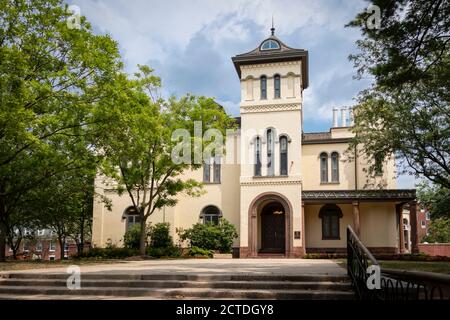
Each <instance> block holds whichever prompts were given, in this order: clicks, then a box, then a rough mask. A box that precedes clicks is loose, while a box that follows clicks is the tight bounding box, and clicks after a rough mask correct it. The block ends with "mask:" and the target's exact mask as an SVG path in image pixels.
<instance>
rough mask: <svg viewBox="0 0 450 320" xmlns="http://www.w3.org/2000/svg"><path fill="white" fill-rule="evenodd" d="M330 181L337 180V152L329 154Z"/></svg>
mask: <svg viewBox="0 0 450 320" xmlns="http://www.w3.org/2000/svg"><path fill="white" fill-rule="evenodd" d="M331 182H339V153H337V152H333V153H332V154H331Z"/></svg>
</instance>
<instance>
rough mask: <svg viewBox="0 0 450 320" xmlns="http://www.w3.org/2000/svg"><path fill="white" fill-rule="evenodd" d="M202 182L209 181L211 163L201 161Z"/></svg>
mask: <svg viewBox="0 0 450 320" xmlns="http://www.w3.org/2000/svg"><path fill="white" fill-rule="evenodd" d="M203 182H211V165H210V164H209V163H207V162H205V163H203Z"/></svg>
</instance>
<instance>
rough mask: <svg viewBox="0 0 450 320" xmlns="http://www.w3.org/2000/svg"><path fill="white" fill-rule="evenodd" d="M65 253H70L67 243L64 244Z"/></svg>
mask: <svg viewBox="0 0 450 320" xmlns="http://www.w3.org/2000/svg"><path fill="white" fill-rule="evenodd" d="M64 251H69V244H68V243H67V242H66V243H64Z"/></svg>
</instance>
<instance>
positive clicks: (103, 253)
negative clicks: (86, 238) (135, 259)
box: [74, 247, 139, 259]
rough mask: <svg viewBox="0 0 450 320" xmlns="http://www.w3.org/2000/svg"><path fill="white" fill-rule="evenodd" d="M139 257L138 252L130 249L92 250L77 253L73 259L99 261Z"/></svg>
mask: <svg viewBox="0 0 450 320" xmlns="http://www.w3.org/2000/svg"><path fill="white" fill-rule="evenodd" d="M136 255H139V250H137V249H131V248H116V247H109V248H92V249H90V250H89V251H85V252H82V253H77V254H76V255H74V258H76V259H80V258H100V259H122V258H127V257H132V256H136Z"/></svg>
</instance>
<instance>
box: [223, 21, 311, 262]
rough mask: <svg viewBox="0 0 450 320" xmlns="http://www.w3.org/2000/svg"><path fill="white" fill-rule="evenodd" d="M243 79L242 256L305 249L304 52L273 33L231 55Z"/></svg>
mask: <svg viewBox="0 0 450 320" xmlns="http://www.w3.org/2000/svg"><path fill="white" fill-rule="evenodd" d="M232 61H233V63H234V66H235V68H236V71H237V73H238V76H239V79H240V82H241V102H240V113H241V173H240V192H241V200H240V201H241V203H240V208H241V209H240V210H241V212H240V221H241V222H240V256H241V257H256V256H258V255H267V254H277V255H283V256H286V257H298V256H301V255H302V254H303V253H304V237H303V235H304V232H303V228H304V227H303V226H304V222H303V218H302V207H301V183H302V180H301V170H302V168H301V131H302V92H303V90H304V89H306V88H307V87H308V52H307V51H305V50H302V49H294V48H290V47H288V46H287V45H285V44H284V43H283V42H282V41H281V40H280V39H278V38H277V37H276V36H275V29H274V28H273V27H272V29H271V35H270V36H269V37H268V38H267V39H265V40H264V41H262V42H261V44H260V45H259V46H258V47H257V48H255V49H254V50H252V51H250V52H247V53H244V54H239V55H237V56H235V57H233V58H232Z"/></svg>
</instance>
